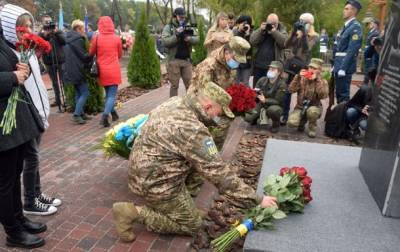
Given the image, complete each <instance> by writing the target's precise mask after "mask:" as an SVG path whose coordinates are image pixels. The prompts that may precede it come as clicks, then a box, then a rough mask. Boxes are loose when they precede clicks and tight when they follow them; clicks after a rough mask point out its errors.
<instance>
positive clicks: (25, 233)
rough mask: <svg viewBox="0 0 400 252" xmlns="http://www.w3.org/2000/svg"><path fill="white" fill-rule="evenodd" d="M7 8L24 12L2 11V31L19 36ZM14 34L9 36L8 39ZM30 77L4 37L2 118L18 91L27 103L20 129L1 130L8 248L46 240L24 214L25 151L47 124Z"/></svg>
mask: <svg viewBox="0 0 400 252" xmlns="http://www.w3.org/2000/svg"><path fill="white" fill-rule="evenodd" d="M7 6H8V7H9V8H6V7H7ZM6 9H7V14H10V13H13V14H14V13H20V14H21V12H23V11H24V10H23V9H21V8H19V7H17V6H10V5H6V6H5V7H4V8H3V9H2V11H1V16H2V19H1V26H2V29H3V30H4V31H6V30H7V31H10V34H13V36H15V35H16V29H15V24H16V19H10V20H7V19H5V18H3V17H4V16H5V15H7V14H6V12H5V10H6ZM25 12H26V11H25ZM10 34H7V37H6V38H7V39H8V38H9V37H8V36H9V35H10ZM30 75H31V69H30V67H29V66H28V64H26V63H21V62H19V61H18V57H17V56H16V54H15V53H14V52H13V51H12V50H11V49H10V47H9V46H7V44H6V42H5V38H4V37H0V118H3V117H4V114H5V112H6V109H7V107H8V106H9V105H10V97H11V96H12V94H13V90H14V89H17V92H19V99H20V100H23V101H25V102H22V101H18V102H16V103H15V113H14V114H13V115H14V118H13V120H14V119H15V122H16V125H17V126H16V127H15V128H13V129H12V131H11V132H10V133H9V134H6V133H5V132H4V131H3V129H4V126H3V127H2V128H1V129H0V164H1V166H0V202H1V208H0V222H1V224H2V225H3V227H4V229H5V232H6V234H7V245H8V246H13V247H22V248H34V247H40V246H42V245H43V244H44V240H43V239H42V238H40V237H39V236H36V235H34V233H38V232H41V231H44V230H46V226H45V225H43V224H40V223H33V222H31V221H29V220H28V219H27V218H25V217H24V215H23V212H22V202H21V183H20V176H21V172H22V169H23V162H24V158H25V151H26V148H27V144H28V142H29V141H31V140H32V139H35V138H37V137H38V136H39V135H40V134H41V132H43V130H44V125H43V121H42V120H41V118H40V115H39V113H38V111H37V109H36V108H35V106H34V103H33V101H32V100H31V96H30V95H29V93H28V92H27V90H26V88H25V86H24V82H25V81H26V80H27V79H28V77H30Z"/></svg>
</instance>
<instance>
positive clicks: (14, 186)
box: [0, 144, 26, 235]
mask: <svg viewBox="0 0 400 252" xmlns="http://www.w3.org/2000/svg"><path fill="white" fill-rule="evenodd" d="M25 148H26V144H21V145H19V146H17V147H15V148H13V149H10V150H6V151H2V152H0V164H1V165H0V202H1V207H0V222H1V224H2V225H3V227H4V230H5V231H6V233H7V234H8V235H12V234H14V233H16V232H18V231H20V230H21V226H20V223H19V221H18V219H19V218H22V217H23V213H22V202H21V172H22V169H23V166H24V156H25Z"/></svg>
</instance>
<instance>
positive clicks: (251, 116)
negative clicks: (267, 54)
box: [244, 61, 286, 133]
mask: <svg viewBox="0 0 400 252" xmlns="http://www.w3.org/2000/svg"><path fill="white" fill-rule="evenodd" d="M282 71H283V65H282V63H281V62H279V61H272V62H271V65H269V70H268V73H267V76H266V77H262V78H261V79H259V80H258V81H257V84H256V87H255V90H256V91H257V105H256V108H255V109H253V110H252V111H251V112H249V113H246V115H245V118H244V119H245V121H247V122H249V123H251V124H256V123H257V124H259V125H266V124H267V123H268V119H271V120H272V127H271V132H272V133H277V132H278V131H279V125H280V121H279V119H280V118H281V115H282V112H283V103H284V97H285V92H286V83H285V80H284V79H283V78H282V77H281V75H282Z"/></svg>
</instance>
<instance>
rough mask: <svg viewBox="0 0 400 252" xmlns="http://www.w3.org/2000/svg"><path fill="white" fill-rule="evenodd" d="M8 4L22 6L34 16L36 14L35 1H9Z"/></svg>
mask: <svg viewBox="0 0 400 252" xmlns="http://www.w3.org/2000/svg"><path fill="white" fill-rule="evenodd" d="M7 2H8V3H10V4H15V5H18V6H21V7H22V8H24V9H26V10H27V11H29V12H30V13H31V14H32V15H35V14H36V10H37V9H36V6H35V4H34V2H33V0H8V1H7Z"/></svg>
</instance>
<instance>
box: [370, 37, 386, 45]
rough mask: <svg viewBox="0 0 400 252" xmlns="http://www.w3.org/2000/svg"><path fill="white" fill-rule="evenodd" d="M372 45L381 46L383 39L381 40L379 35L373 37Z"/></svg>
mask: <svg viewBox="0 0 400 252" xmlns="http://www.w3.org/2000/svg"><path fill="white" fill-rule="evenodd" d="M372 44H373V45H374V46H381V45H383V40H382V38H380V37H376V38H375V39H374V42H373V43H372Z"/></svg>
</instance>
